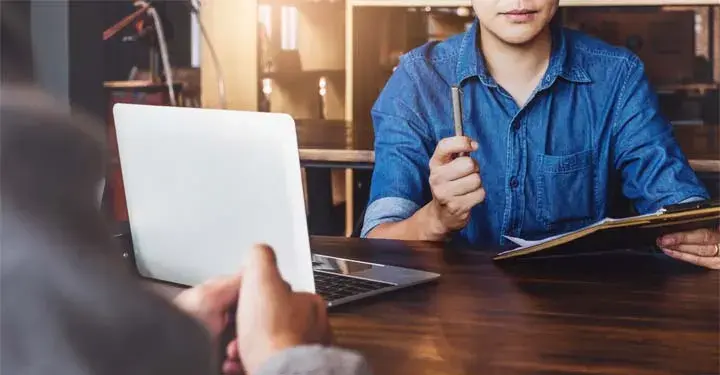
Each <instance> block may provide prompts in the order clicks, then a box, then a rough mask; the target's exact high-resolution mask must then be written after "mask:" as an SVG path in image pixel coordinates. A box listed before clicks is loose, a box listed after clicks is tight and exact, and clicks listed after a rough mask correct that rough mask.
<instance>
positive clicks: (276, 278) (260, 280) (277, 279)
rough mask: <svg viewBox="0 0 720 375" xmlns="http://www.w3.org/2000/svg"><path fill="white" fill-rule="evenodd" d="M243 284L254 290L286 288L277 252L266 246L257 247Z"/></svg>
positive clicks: (246, 270) (244, 274) (247, 266)
mask: <svg viewBox="0 0 720 375" xmlns="http://www.w3.org/2000/svg"><path fill="white" fill-rule="evenodd" d="M243 284H244V285H247V284H253V289H254V288H263V287H274V286H276V285H279V286H284V284H285V282H284V281H283V279H282V276H281V275H280V270H279V269H278V266H277V258H276V257H275V251H273V249H272V248H271V247H270V246H268V245H265V244H260V245H255V246H253V248H252V250H251V251H250V256H249V258H248V261H247V263H246V265H245V271H244V272H243Z"/></svg>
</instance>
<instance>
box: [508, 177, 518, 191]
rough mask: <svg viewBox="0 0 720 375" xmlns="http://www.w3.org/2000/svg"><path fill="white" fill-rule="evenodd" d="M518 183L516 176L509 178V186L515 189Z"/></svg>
mask: <svg viewBox="0 0 720 375" xmlns="http://www.w3.org/2000/svg"><path fill="white" fill-rule="evenodd" d="M518 185H519V183H518V180H517V177H513V178H511V179H510V187H511V188H513V189H515V188H516V187H518Z"/></svg>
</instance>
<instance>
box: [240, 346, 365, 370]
mask: <svg viewBox="0 0 720 375" xmlns="http://www.w3.org/2000/svg"><path fill="white" fill-rule="evenodd" d="M371 374H372V373H371V371H370V367H369V366H368V364H367V362H365V359H364V358H363V357H362V356H360V355H359V354H357V353H355V352H351V351H347V350H342V349H337V348H327V347H322V346H319V345H314V346H298V347H295V348H291V349H287V350H284V351H282V352H280V353H278V354H276V355H275V356H273V357H272V358H270V359H269V360H268V361H267V363H265V365H263V366H262V367H261V368H260V369H259V370H258V371H257V373H256V374H251V375H371Z"/></svg>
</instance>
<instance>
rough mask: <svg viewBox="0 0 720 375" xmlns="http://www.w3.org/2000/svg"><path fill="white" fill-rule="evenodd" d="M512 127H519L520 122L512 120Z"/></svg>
mask: <svg viewBox="0 0 720 375" xmlns="http://www.w3.org/2000/svg"><path fill="white" fill-rule="evenodd" d="M512 127H513V129H514V130H518V129H520V122H519V121H515V122H513V124H512Z"/></svg>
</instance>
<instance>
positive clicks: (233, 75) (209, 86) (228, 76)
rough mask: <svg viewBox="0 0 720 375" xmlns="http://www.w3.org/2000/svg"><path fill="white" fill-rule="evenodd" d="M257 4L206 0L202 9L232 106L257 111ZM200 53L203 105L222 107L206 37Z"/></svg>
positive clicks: (251, 0) (245, 0)
mask: <svg viewBox="0 0 720 375" xmlns="http://www.w3.org/2000/svg"><path fill="white" fill-rule="evenodd" d="M257 5H258V2H257V0H213V1H206V2H204V5H203V8H202V10H201V17H202V21H203V24H204V25H205V28H206V30H207V33H208V37H209V39H210V41H211V43H212V44H213V46H214V47H215V51H216V53H217V55H218V60H219V64H220V67H221V70H222V73H223V75H224V79H225V97H226V101H227V107H228V109H236V110H246V111H255V110H257V104H258V66H257V65H258V58H257V44H258V30H257V28H258V10H257ZM200 54H201V60H200V61H201V69H200V72H201V73H200V74H201V87H202V105H203V107H207V108H221V102H220V97H219V93H218V75H217V72H216V69H215V65H214V63H213V60H212V57H211V54H210V50H209V49H208V46H207V44H206V42H205V40H203V41H202V44H201V47H200Z"/></svg>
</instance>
